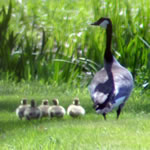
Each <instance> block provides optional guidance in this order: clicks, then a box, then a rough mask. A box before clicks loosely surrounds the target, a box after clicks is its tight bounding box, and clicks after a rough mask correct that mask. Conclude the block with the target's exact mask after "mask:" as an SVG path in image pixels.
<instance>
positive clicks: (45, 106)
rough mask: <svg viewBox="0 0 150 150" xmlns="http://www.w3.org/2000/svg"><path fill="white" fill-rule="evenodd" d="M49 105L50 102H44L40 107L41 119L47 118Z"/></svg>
mask: <svg viewBox="0 0 150 150" xmlns="http://www.w3.org/2000/svg"><path fill="white" fill-rule="evenodd" d="M49 107H50V106H49V104H48V100H47V99H46V100H42V104H41V105H40V106H39V107H38V108H39V109H40V111H41V115H42V116H41V117H46V116H48V109H49Z"/></svg>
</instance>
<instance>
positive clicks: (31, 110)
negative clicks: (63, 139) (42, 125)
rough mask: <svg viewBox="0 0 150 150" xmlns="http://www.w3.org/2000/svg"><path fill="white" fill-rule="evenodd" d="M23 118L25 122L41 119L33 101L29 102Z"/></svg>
mask: <svg viewBox="0 0 150 150" xmlns="http://www.w3.org/2000/svg"><path fill="white" fill-rule="evenodd" d="M24 116H25V117H26V119H27V120H31V119H39V118H40V117H41V111H40V109H39V108H38V107H36V104H35V101H34V100H31V105H30V107H28V108H27V109H26V110H25V112H24Z"/></svg>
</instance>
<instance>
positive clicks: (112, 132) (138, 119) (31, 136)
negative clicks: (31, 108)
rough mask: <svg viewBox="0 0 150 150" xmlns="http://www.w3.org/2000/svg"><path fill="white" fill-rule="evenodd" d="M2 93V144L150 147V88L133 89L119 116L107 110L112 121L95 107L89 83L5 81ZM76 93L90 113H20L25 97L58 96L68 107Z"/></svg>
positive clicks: (23, 147) (14, 149)
mask: <svg viewBox="0 0 150 150" xmlns="http://www.w3.org/2000/svg"><path fill="white" fill-rule="evenodd" d="M0 93H1V94H0V150H1V149H2V150H34V149H35V150H40V149H42V150H58V149H59V150H83V149H86V150H133V149H134V150H148V149H149V143H150V126H149V124H150V119H149V118H150V102H149V99H150V96H149V95H148V93H149V91H147V92H143V93H142V92H141V91H140V90H138V89H134V91H133V93H132V95H131V97H130V99H129V101H128V102H127V104H126V105H125V108H124V110H123V112H122V114H121V116H120V119H119V120H118V121H117V120H116V113H115V111H113V112H112V113H110V114H109V115H108V116H107V118H108V119H107V121H104V120H103V117H102V116H101V115H97V114H96V113H95V112H94V110H93V109H92V102H91V100H90V96H89V93H88V90H87V89H86V88H70V87H67V88H66V86H65V85H61V87H58V86H49V85H43V84H40V83H34V82H33V83H32V84H31V83H19V84H14V83H10V82H3V81H0ZM76 96H78V97H79V98H80V100H81V104H82V105H83V106H84V107H85V109H86V112H87V114H86V116H85V117H82V118H77V119H72V118H71V117H69V116H65V117H64V118H63V119H49V118H45V119H41V120H33V121H26V120H23V121H21V120H19V119H18V118H17V117H16V115H15V109H16V107H17V106H18V105H19V103H20V100H21V99H22V98H24V97H26V98H28V99H32V98H35V99H36V102H37V103H38V104H40V102H41V100H42V99H43V98H48V99H49V100H50V101H51V99H52V98H54V97H57V98H59V100H60V103H61V104H62V105H63V106H64V107H65V108H67V106H68V105H69V104H70V103H71V102H72V99H73V98H74V97H76Z"/></svg>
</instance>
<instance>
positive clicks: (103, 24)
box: [100, 20, 109, 29]
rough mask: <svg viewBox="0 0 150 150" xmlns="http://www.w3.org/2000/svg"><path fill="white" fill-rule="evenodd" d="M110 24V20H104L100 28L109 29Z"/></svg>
mask: <svg viewBox="0 0 150 150" xmlns="http://www.w3.org/2000/svg"><path fill="white" fill-rule="evenodd" d="M108 24H109V22H108V20H104V21H103V22H102V23H101V24H100V26H101V27H102V28H105V29H106V28H107V25H108Z"/></svg>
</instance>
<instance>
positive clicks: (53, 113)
mask: <svg viewBox="0 0 150 150" xmlns="http://www.w3.org/2000/svg"><path fill="white" fill-rule="evenodd" d="M53 104H54V105H53V106H51V107H50V108H49V109H48V115H49V116H50V117H51V118H52V117H57V118H61V117H63V116H64V115H65V113H66V111H65V109H64V108H63V107H62V106H60V105H59V101H58V99H54V100H53Z"/></svg>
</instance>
